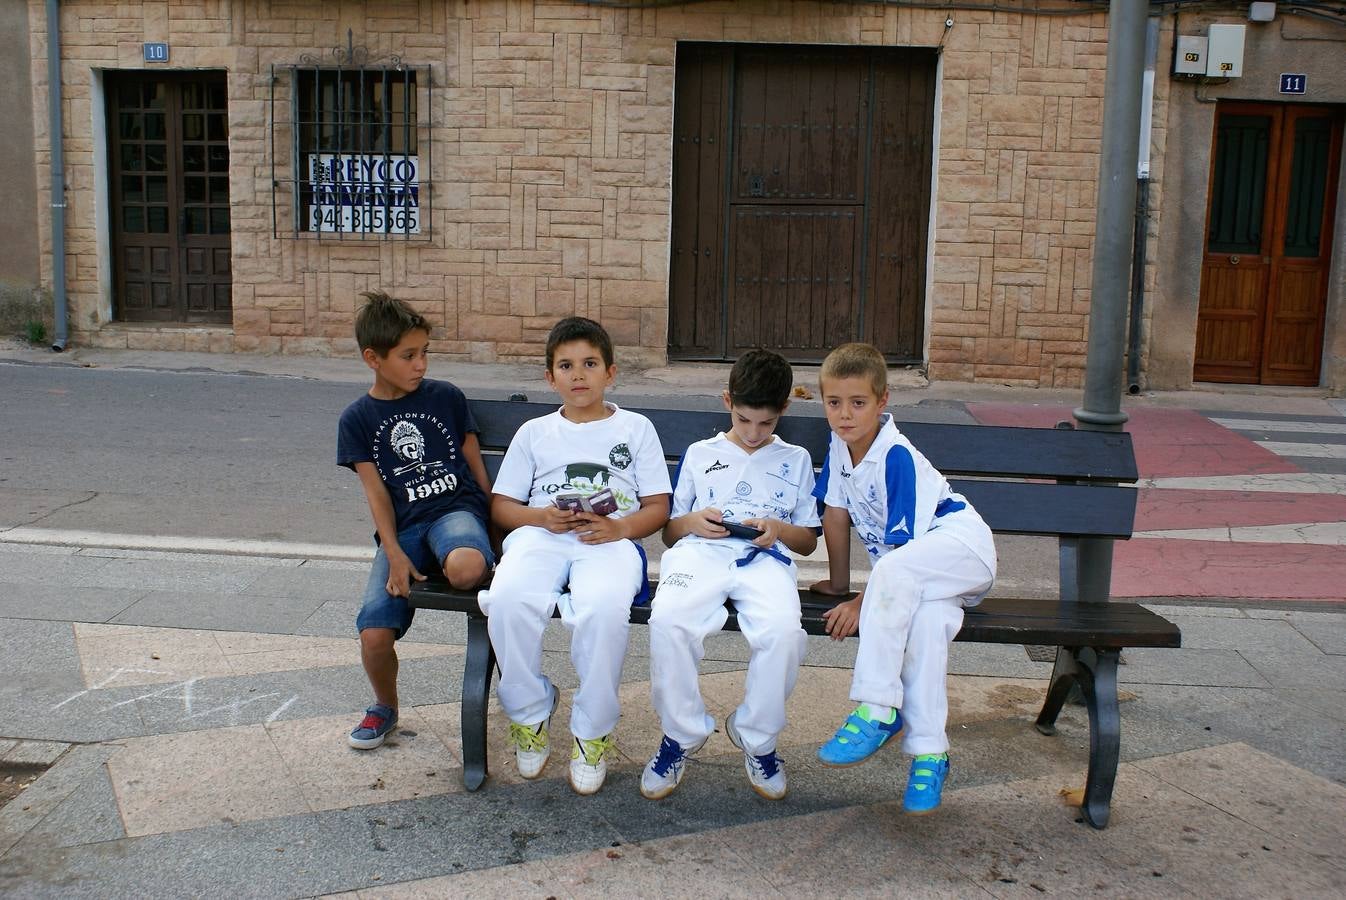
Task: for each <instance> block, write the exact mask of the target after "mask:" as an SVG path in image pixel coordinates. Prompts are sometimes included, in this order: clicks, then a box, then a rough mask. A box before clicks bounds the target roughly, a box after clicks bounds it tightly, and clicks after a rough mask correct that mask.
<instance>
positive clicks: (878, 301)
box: [669, 43, 937, 363]
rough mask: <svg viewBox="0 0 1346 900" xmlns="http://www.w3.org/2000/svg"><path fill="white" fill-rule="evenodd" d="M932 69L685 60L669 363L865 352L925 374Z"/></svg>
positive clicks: (697, 50) (813, 57) (921, 55)
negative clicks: (854, 346) (760, 351)
mask: <svg viewBox="0 0 1346 900" xmlns="http://www.w3.org/2000/svg"><path fill="white" fill-rule="evenodd" d="M936 61H937V60H936V55H935V53H934V51H932V50H922V49H909V48H857V47H815V46H774V45H734V44H699V43H684V44H679V45H678V52H677V61H676V70H677V71H676V94H675V98H674V116H673V131H674V144H673V238H672V248H671V249H672V260H671V271H670V279H669V280H670V284H669V355H670V356H671V357H673V358H675V359H710V360H727V359H733V358H735V357H736V356H738V354H739V353H740V352H742V351H743V350H746V349H749V348H753V347H768V348H771V349H774V350H777V351H779V352H781V353H782V354H784V355H785V356H787V357H788V358H790V359H791V360H793V361H797V362H809V361H817V360H820V359H822V357H823V356H825V355H826V354H827V352H828V351H829V350H830V349H831V348H833V347H835V346H837V345H838V344H841V343H845V342H847V341H857V340H863V341H869V342H871V343H873V344H875V345H876V346H877V347H879V349H880V350H882V351H883V353H884V354H885V355H886V356H887V357H888V359H889V360H890V361H891V362H895V363H915V362H920V361H921V360H922V358H923V352H924V338H925V333H924V322H925V282H926V254H927V238H928V228H929V219H930V181H931V153H932V142H933V130H934V96H935V67H936Z"/></svg>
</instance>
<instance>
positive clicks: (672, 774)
mask: <svg viewBox="0 0 1346 900" xmlns="http://www.w3.org/2000/svg"><path fill="white" fill-rule="evenodd" d="M704 746H706V741H705V739H704V738H703V739H702V740H701V743H699V744H697V745H696V746H695V747H683V746H682V745H681V744H679V743H678V742H677V741H675V740H673V739H672V738H671V737H669V736H668V735H664V739H663V740H662V741H660V742H659V750H658V751H657V752H656V753H655V754H654V756H653V757H652V758H651V759H650V761H649V764H648V765H646V766H645V771H643V772H641V773H640V795H641V796H642V797H644V798H645V799H647V800H662V799H663V798H665V797H667V796H668V795H669V794H671V793H673V790H674V788H676V787H677V786H678V785H679V784H680V783H681V782H682V773H683V771H684V770H685V769H686V767H687V757H689V756H691V755H692V754H693V753H695V752H696V751H698V750H700V749H701V748H702V747H704Z"/></svg>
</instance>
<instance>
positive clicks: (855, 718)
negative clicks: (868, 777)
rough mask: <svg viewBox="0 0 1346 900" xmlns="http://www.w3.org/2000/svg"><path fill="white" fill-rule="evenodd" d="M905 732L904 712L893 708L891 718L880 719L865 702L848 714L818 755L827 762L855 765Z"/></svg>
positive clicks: (828, 764)
mask: <svg viewBox="0 0 1346 900" xmlns="http://www.w3.org/2000/svg"><path fill="white" fill-rule="evenodd" d="M901 732H902V714H901V713H900V712H898V711H897V710H893V721H891V722H879V721H877V720H875V719H871V718H870V717H869V707H868V706H866V705H865V704H863V703H862V704H860V705H859V706H857V707H856V708H855V711H854V712H852V713H851V714H850V715H849V716H847V717H846V721H845V722H843V723H842V724H841V727H840V728H838V729H837V733H836V734H834V735H832V739H831V740H830V741H828V742H827V743H826V744H823V745H822V746H821V747H819V748H818V759H820V760H822V763H823V765H825V766H833V767H837V768H840V767H844V766H853V765H856V764H857V763H862V762H864V761H865V760H867V759H869V758H870V757H871V756H873V755H874V753H875V751H877V750H878V749H879V748H880V747H882V746H883V745H884V744H886V743H888V741H890V740H891V739H893V738H895V737H897V736H898V734H900V733H901Z"/></svg>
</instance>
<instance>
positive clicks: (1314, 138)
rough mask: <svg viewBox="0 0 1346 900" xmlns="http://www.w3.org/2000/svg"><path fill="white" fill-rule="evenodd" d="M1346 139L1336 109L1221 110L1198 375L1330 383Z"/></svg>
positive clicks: (1245, 106) (1262, 106)
mask: <svg viewBox="0 0 1346 900" xmlns="http://www.w3.org/2000/svg"><path fill="white" fill-rule="evenodd" d="M1341 138H1342V115H1341V110H1340V109H1337V108H1333V107H1325V106H1310V105H1306V104H1298V105H1297V104H1271V103H1221V104H1220V106H1219V107H1218V108H1217V110H1216V123H1215V146H1214V149H1213V153H1212V162H1211V176H1210V191H1209V200H1208V203H1207V223H1206V247H1205V256H1204V258H1203V261H1202V270H1201V298H1200V306H1199V309H1198V313H1197V336H1196V354H1195V366H1194V368H1193V373H1192V377H1193V379H1194V380H1196V381H1217V382H1236V383H1242V384H1277V385H1310V386H1311V385H1316V384H1318V382H1319V378H1320V375H1321V369H1322V354H1323V327H1324V317H1325V313H1326V307H1327V287H1328V268H1329V264H1330V262H1331V259H1332V221H1333V212H1334V210H1335V200H1336V194H1337V171H1338V168H1339V165H1340V160H1341Z"/></svg>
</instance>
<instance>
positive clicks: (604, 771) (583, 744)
mask: <svg viewBox="0 0 1346 900" xmlns="http://www.w3.org/2000/svg"><path fill="white" fill-rule="evenodd" d="M614 750H616V745H615V744H614V743H613V742H612V735H610V734H605V735H603V736H602V737H596V738H590V739H589V740H587V741H585V740H580V739H579V738H575V749H573V750H571V751H570V786H571V787H572V788H574V789H575V793H577V794H596V793H598V789H599V788H601V787H602V786H603V779H605V778H607V777H608V760H607V755H608V754H609V753H612V752H613V751H614Z"/></svg>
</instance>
